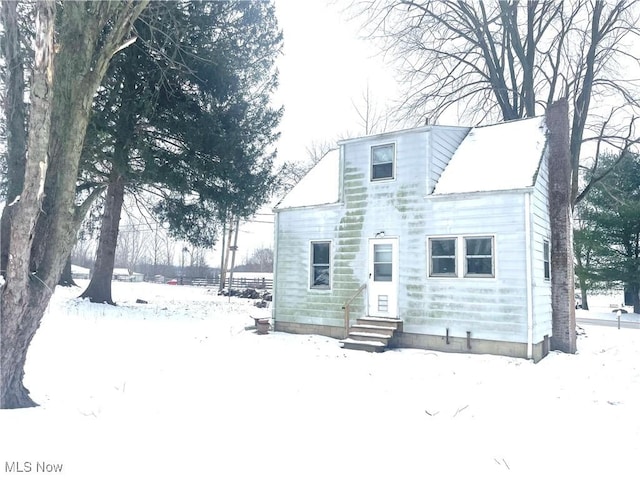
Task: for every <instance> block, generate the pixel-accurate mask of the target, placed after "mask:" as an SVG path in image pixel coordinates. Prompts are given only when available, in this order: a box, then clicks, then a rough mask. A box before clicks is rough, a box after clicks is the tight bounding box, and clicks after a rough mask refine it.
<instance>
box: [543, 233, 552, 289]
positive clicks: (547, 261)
mask: <svg viewBox="0 0 640 480" xmlns="http://www.w3.org/2000/svg"><path fill="white" fill-rule="evenodd" d="M542 255H543V265H544V279H545V280H551V248H550V246H549V240H545V241H544V242H543V243H542Z"/></svg>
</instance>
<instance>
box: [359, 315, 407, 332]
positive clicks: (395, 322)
mask: <svg viewBox="0 0 640 480" xmlns="http://www.w3.org/2000/svg"><path fill="white" fill-rule="evenodd" d="M356 325H371V326H378V327H392V328H395V329H396V330H397V331H399V332H401V331H402V320H400V319H398V318H387V317H360V318H358V320H356Z"/></svg>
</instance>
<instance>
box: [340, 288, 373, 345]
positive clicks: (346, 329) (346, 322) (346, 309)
mask: <svg viewBox="0 0 640 480" xmlns="http://www.w3.org/2000/svg"><path fill="white" fill-rule="evenodd" d="M365 288H367V282H365V283H363V284H362V285H360V288H358V290H357V291H356V293H354V294H353V295H352V296H351V298H350V299H349V300H347V301H346V302H344V305H342V309H343V310H344V338H347V337H348V336H349V307H350V306H351V302H353V301H354V300H355V299H356V297H357V296H358V295H360V293H361V292H362V291H363V290H364V289H365Z"/></svg>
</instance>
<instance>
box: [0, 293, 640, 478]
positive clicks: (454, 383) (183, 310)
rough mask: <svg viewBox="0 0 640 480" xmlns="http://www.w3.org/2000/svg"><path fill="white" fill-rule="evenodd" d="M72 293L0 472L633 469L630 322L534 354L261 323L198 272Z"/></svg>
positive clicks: (58, 301) (637, 470)
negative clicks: (350, 337)
mask: <svg viewBox="0 0 640 480" xmlns="http://www.w3.org/2000/svg"><path fill="white" fill-rule="evenodd" d="M79 293H80V290H79V289H61V288H59V289H58V290H57V291H56V293H55V296H54V299H53V301H52V303H51V306H50V308H49V311H48V313H47V314H46V316H45V318H44V319H43V323H42V326H41V328H40V330H39V331H38V333H37V335H36V337H35V339H34V341H33V344H32V347H31V349H30V352H29V359H28V363H27V369H26V370H27V372H26V379H25V380H26V384H27V386H28V388H30V390H31V393H32V395H33V398H34V399H35V400H36V401H38V402H39V403H40V404H41V406H40V407H38V408H34V409H23V410H12V411H7V410H5V411H0V478H61V479H82V480H93V479H154V480H155V479H187V480H196V479H225V480H226V479H250V478H262V479H343V478H345V479H346V478H349V479H360V478H373V479H377V478H396V479H405V478H416V479H418V478H419V479H427V478H432V479H439V480H440V479H459V478H465V477H470V476H473V478H482V479H485V478H490V479H501V478H512V479H527V478H562V477H564V478H571V479H574V478H575V479H582V478H589V479H591V478H615V479H617V480H618V479H637V478H639V476H640V457H639V456H638V454H639V453H640V366H639V365H638V364H639V360H640V330H630V329H622V330H617V329H615V328H610V327H596V326H585V327H584V333H583V334H582V335H581V336H580V337H579V344H578V345H579V353H578V354H577V355H564V354H560V353H556V352H552V353H551V354H550V355H549V356H548V357H547V358H546V359H544V360H543V361H542V362H540V363H538V364H537V365H534V364H533V363H531V362H529V361H526V360H519V359H511V358H505V357H498V356H490V355H482V356H480V355H464V354H446V353H440V352H429V351H422V350H411V349H400V350H392V351H387V352H385V353H382V354H369V353H364V352H354V351H346V350H342V349H341V348H339V344H338V341H337V340H334V339H330V338H325V337H320V336H312V335H288V334H283V333H273V332H272V333H270V334H269V335H256V334H255V333H254V332H253V331H249V330H245V326H247V325H250V324H251V323H252V320H251V318H250V315H254V316H265V315H268V312H266V311H265V310H264V309H263V310H260V309H257V308H255V307H253V306H252V301H250V300H243V299H237V298H232V299H229V298H226V297H218V296H217V295H214V294H213V293H212V292H209V291H207V290H206V289H204V288H198V287H187V286H169V285H153V284H135V283H117V282H116V283H114V298H115V299H116V301H117V302H118V303H119V306H117V307H112V306H107V305H93V304H90V303H88V302H86V301H81V300H78V299H76V298H75V297H76V296H77V294H79ZM138 298H139V299H143V300H146V301H148V302H149V303H148V304H139V303H135V301H136V299H138ZM38 462H40V463H38ZM45 464H47V465H49V466H50V467H49V469H50V470H53V469H54V466H55V465H61V468H62V472H59V473H52V472H50V473H37V472H36V469H37V468H38V467H43V466H44V465H45ZM27 466H28V467H29V468H30V470H31V472H29V473H18V470H22V471H24V470H26V467H27ZM45 468H46V467H45Z"/></svg>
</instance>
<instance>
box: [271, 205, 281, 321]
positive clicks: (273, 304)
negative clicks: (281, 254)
mask: <svg viewBox="0 0 640 480" xmlns="http://www.w3.org/2000/svg"><path fill="white" fill-rule="evenodd" d="M274 211H275V218H274V228H273V282H272V285H273V286H272V287H271V328H272V329H273V331H274V332H275V331H276V298H277V297H276V290H277V288H278V287H277V285H278V283H277V281H276V280H277V279H278V273H277V269H278V232H279V227H278V221H279V217H280V212H279V211H278V210H277V209H275V208H274Z"/></svg>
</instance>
